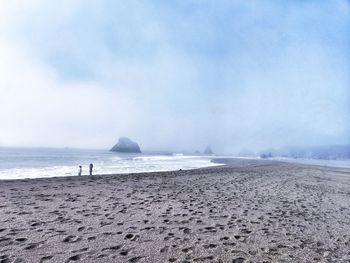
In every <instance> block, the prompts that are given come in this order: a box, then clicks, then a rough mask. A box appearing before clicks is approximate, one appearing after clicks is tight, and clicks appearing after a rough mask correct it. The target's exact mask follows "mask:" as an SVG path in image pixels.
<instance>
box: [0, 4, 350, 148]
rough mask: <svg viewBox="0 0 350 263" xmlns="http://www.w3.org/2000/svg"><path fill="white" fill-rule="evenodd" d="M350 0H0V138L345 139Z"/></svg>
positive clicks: (40, 141)
mask: <svg viewBox="0 0 350 263" xmlns="http://www.w3.org/2000/svg"><path fill="white" fill-rule="evenodd" d="M349 43H350V2H348V1H345V0H339V1H338V0H336V1H334V0H333V1H322V2H320V1H303V2H301V1H264V2H261V1H220V3H214V2H213V1H196V0H193V1H186V2H180V1H172V2H171V3H167V2H162V1H142V2H136V1H134V2H125V1H107V0H104V1H80V0H76V1H68V0H64V1H60V2H59V3H58V2H57V3H52V2H50V3H49V2H47V1H43V0H28V1H26V2H25V3H24V2H23V1H19V0H14V1H10V2H9V1H8V2H1V3H0V58H1V59H0V95H1V96H0V146H21V147H22V146H28V147H33V146H35V147H39V146H40V147H78V148H97V149H109V148H110V147H112V146H113V145H114V144H115V143H116V141H117V139H118V137H120V136H128V137H130V138H132V139H133V140H135V141H137V142H138V143H139V144H140V146H141V147H142V149H144V150H162V151H163V150H165V151H166V150H169V151H170V150H172V151H195V150H200V151H201V150H203V149H204V148H205V146H207V145H210V146H211V147H212V148H213V150H214V151H215V152H217V153H236V152H239V151H240V150H242V149H251V150H253V151H259V150H262V149H266V148H279V147H284V146H298V147H302V146H317V145H328V144H349V143H350V121H349V120H350V118H349V116H350V79H349V74H350V73H349V72H350V67H349V66H350V65H349V63H350V45H349Z"/></svg>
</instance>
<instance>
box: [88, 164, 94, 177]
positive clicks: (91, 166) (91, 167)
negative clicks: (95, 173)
mask: <svg viewBox="0 0 350 263" xmlns="http://www.w3.org/2000/svg"><path fill="white" fill-rule="evenodd" d="M89 168H90V175H92V169H93V168H94V165H93V164H92V163H90V165H89Z"/></svg>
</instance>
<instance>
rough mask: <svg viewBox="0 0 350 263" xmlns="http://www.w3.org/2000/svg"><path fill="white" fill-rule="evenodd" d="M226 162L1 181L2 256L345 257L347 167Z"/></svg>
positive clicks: (349, 241) (349, 230) (349, 227)
mask: <svg viewBox="0 0 350 263" xmlns="http://www.w3.org/2000/svg"><path fill="white" fill-rule="evenodd" d="M227 163H228V165H227V166H220V167H212V168H205V169H198V170H191V171H177V172H160V173H145V174H128V175H99V176H83V177H62V178H45V179H31V180H12V181H0V262H1V263H5V262H16V263H20V262H59V263H61V262H138V263H142V262H147V263H153V262H154V263H156V262H182V263H185V262H233V263H241V262H350V170H347V169H337V168H329V167H328V168H325V167H319V166H307V165H297V164H287V163H279V162H267V161H248V160H246V161H227Z"/></svg>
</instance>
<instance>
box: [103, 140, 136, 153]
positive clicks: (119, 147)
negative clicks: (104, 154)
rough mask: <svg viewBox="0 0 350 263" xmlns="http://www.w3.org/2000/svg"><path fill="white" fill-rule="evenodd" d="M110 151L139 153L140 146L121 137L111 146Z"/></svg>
mask: <svg viewBox="0 0 350 263" xmlns="http://www.w3.org/2000/svg"><path fill="white" fill-rule="evenodd" d="M110 151H111V152H119V153H141V150H140V146H139V145H138V144H137V143H136V142H133V141H132V140H130V139H129V138H126V137H121V138H119V140H118V143H117V144H116V145H114V146H113V148H112V149H111V150H110Z"/></svg>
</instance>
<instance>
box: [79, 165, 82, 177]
mask: <svg viewBox="0 0 350 263" xmlns="http://www.w3.org/2000/svg"><path fill="white" fill-rule="evenodd" d="M82 172H83V167H81V165H79V171H78V176H81V174H82Z"/></svg>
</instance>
